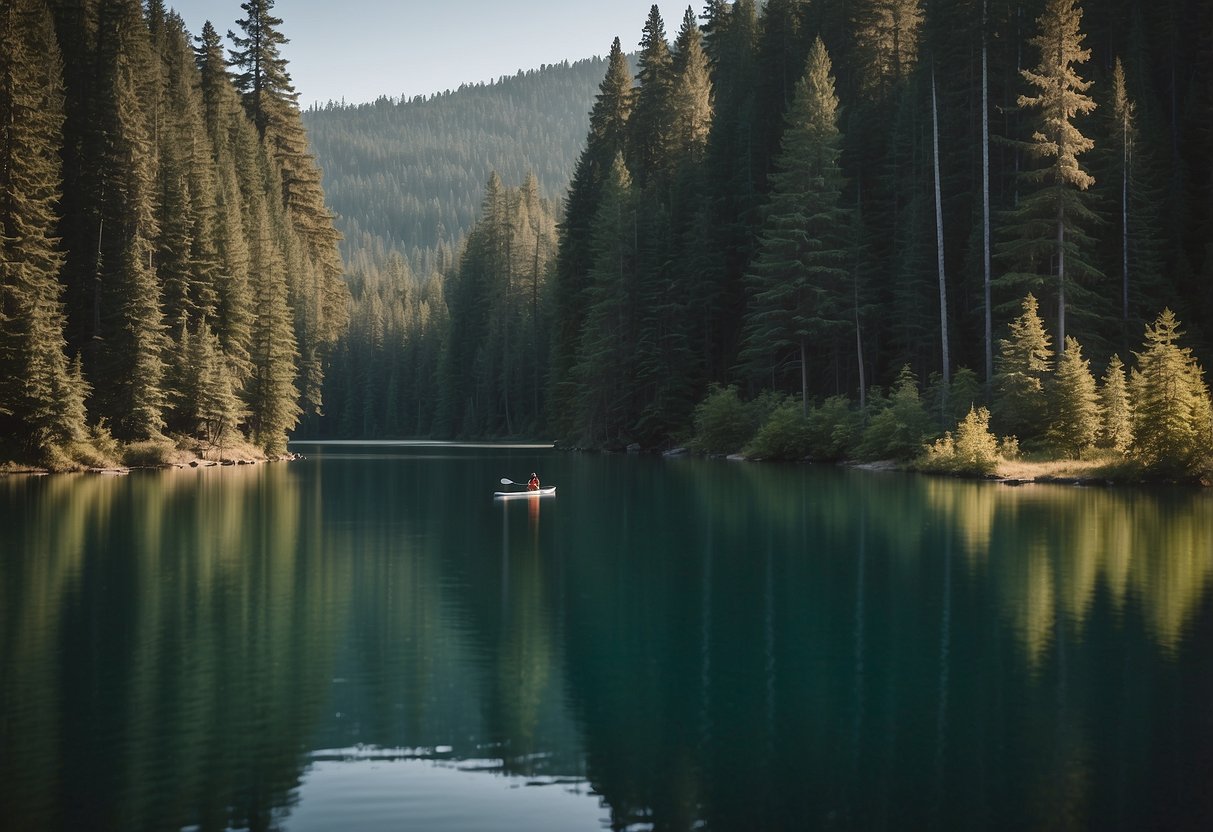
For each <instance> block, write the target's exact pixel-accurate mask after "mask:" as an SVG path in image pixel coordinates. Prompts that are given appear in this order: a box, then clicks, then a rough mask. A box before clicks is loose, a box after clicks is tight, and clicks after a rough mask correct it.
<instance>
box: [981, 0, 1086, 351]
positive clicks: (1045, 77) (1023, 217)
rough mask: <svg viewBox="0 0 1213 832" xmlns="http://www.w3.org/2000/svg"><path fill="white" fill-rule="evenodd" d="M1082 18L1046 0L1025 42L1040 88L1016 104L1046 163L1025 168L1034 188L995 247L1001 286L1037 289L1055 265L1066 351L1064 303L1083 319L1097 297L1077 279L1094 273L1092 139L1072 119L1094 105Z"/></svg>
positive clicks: (1059, 0) (1031, 75)
mask: <svg viewBox="0 0 1213 832" xmlns="http://www.w3.org/2000/svg"><path fill="white" fill-rule="evenodd" d="M1081 22H1082V10H1081V9H1079V8H1078V7H1077V6H1076V5H1075V0H1048V3H1047V4H1046V7H1045V11H1044V13H1043V14H1042V15H1041V16H1040V18H1039V19H1038V20H1037V25H1038V26H1039V33H1038V34H1037V35H1036V36H1035V37H1034V38H1032V39H1031V41H1030V43H1031V44H1032V45H1033V46H1035V47H1036V48H1037V49H1038V50H1039V52H1040V63H1039V64H1037V66H1036V68H1035V69H1032V70H1028V69H1024V70H1021V74H1022V75H1023V77H1024V78H1025V79H1026V80H1027V81H1028V83H1029V84H1031V85H1032V86H1033V87H1035V88H1036V89H1037V90H1038V94H1037V95H1035V96H1027V95H1021V96H1020V97H1019V100H1018V105H1019V107H1020V108H1021V109H1031V110H1036V111H1038V112H1039V120H1038V122H1037V129H1036V131H1035V132H1034V133H1033V134H1032V140H1031V142H1029V143H1028V144H1027V145H1026V148H1025V149H1026V150H1027V152H1028V153H1029V154H1030V155H1032V156H1034V157H1036V158H1038V159H1044V160H1046V162H1047V164H1046V165H1045V166H1044V167H1042V168H1039V169H1037V170H1033V171H1029V172H1027V173H1025V174H1024V176H1025V179H1026V180H1027V181H1029V182H1033V183H1038V184H1039V187H1038V188H1037V189H1036V190H1034V191H1032V192H1031V193H1029V194H1027V195H1026V196H1025V197H1024V198H1023V200H1022V201H1021V202H1020V203H1019V205H1018V206H1017V207H1016V208H1015V209H1014V210H1013V211H1012V212H1011V214H1010V215H1009V218H1008V223H1007V226H1006V237H1007V239H1006V240H1004V241H1003V243H1002V245H1001V246H1000V253H1001V254H1002V255H1003V257H1004V258H1006V259H1007V260H1008V261H1009V262H1010V263H1011V264H1012V266H1013V269H1014V270H1013V271H1011V272H1010V273H1008V274H1006V275H1004V276H1003V277H1002V278H1001V282H1002V283H1003V284H1008V285H1013V286H1024V285H1028V286H1030V287H1031V288H1036V287H1038V286H1041V285H1043V283H1044V277H1043V275H1045V274H1046V273H1048V272H1047V270H1052V274H1053V276H1054V277H1055V279H1056V283H1055V287H1056V291H1057V337H1058V340H1059V343H1060V344H1061V345H1062V350H1063V352H1064V346H1065V337H1066V312H1067V306H1068V304H1069V303H1071V301H1073V302H1075V303H1076V304H1077V308H1076V309H1075V310H1074V311H1075V313H1076V314H1080V315H1083V316H1085V317H1087V318H1091V317H1094V316H1098V315H1099V314H1100V310H1099V309H1098V308H1097V304H1096V301H1095V299H1094V298H1093V297H1092V296H1091V294H1090V293H1089V292H1086V291H1084V290H1083V289H1082V287H1081V284H1079V283H1078V282H1076V280H1075V279H1076V278H1091V277H1096V276H1098V275H1099V272H1098V269H1097V268H1096V267H1095V265H1094V264H1093V263H1092V261H1091V254H1092V248H1093V241H1092V239H1091V237H1090V236H1089V235H1088V234H1087V233H1086V232H1085V231H1084V230H1083V224H1084V223H1088V224H1089V223H1092V222H1094V221H1096V217H1095V215H1094V213H1093V212H1092V211H1091V210H1090V208H1088V207H1087V206H1086V204H1085V201H1084V200H1083V198H1082V192H1083V191H1085V190H1087V188H1089V187H1090V186H1091V185H1092V184H1093V183H1094V181H1095V180H1094V178H1093V177H1092V176H1091V175H1090V174H1089V173H1087V172H1086V171H1084V170H1083V169H1082V167H1081V166H1080V164H1079V161H1078V157H1079V155H1081V154H1082V153H1084V152H1085V151H1087V150H1090V149H1091V148H1092V147H1093V146H1094V142H1092V141H1091V140H1090V139H1088V138H1087V137H1085V136H1084V135H1083V134H1082V133H1080V132H1079V130H1078V128H1077V127H1076V126H1075V124H1074V121H1075V119H1076V118H1077V117H1078V116H1081V115H1085V114H1087V113H1090V112H1091V111H1093V110H1094V109H1095V102H1094V101H1093V100H1092V99H1091V98H1090V97H1089V96H1088V95H1086V91H1087V90H1088V89H1089V88H1090V86H1091V82H1090V81H1084V80H1083V79H1082V78H1081V77H1079V75H1078V74H1077V72H1076V71H1075V69H1074V64H1081V63H1085V62H1086V61H1087V60H1088V59H1089V58H1090V56H1091V50H1090V49H1084V48H1083V46H1082V41H1083V38H1084V37H1085V36H1084V35H1083V34H1082V33H1081V32H1080V31H1079V25H1080V23H1081Z"/></svg>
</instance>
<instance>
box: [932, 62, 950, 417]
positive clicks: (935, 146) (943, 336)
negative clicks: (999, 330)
mask: <svg viewBox="0 0 1213 832" xmlns="http://www.w3.org/2000/svg"><path fill="white" fill-rule="evenodd" d="M931 143H932V154H933V156H934V159H935V251H936V257H937V260H938V263H939V335H940V340H941V341H942V348H943V383H944V401H945V402H946V401H947V385H948V384H949V383H950V382H951V380H952V368H951V365H950V363H949V361H948V284H947V280H946V279H945V277H944V267H943V201H942V198H941V194H940V186H939V104H938V102H937V101H936V99H935V67H934V66H932V67H931Z"/></svg>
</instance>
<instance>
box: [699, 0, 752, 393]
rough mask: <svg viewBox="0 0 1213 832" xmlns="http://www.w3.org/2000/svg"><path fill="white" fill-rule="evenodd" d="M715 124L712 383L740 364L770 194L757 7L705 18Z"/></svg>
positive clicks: (710, 12)
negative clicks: (749, 275)
mask: <svg viewBox="0 0 1213 832" xmlns="http://www.w3.org/2000/svg"><path fill="white" fill-rule="evenodd" d="M705 16H706V18H707V20H706V23H705V25H704V50H705V52H706V54H707V56H708V65H709V68H710V73H711V78H712V86H713V94H714V113H715V114H714V117H713V119H712V129H711V130H710V131H709V133H708V145H707V151H706V154H705V161H704V177H705V181H706V184H707V190H706V193H705V196H704V202H705V208H706V216H705V221H704V229H703V231H702V233H701V235H700V236H701V239H702V240H703V241H704V242H705V243H706V250H705V251H706V256H705V257H704V258H703V265H704V266H706V267H707V268H705V269H704V271H703V273H702V277H701V279H702V280H703V281H704V282H705V284H707V285H706V286H705V291H704V292H703V296H704V297H705V298H707V299H709V300H710V305H709V306H708V308H707V309H706V310H705V312H704V314H703V320H704V324H703V340H704V343H705V345H706V346H707V351H706V355H705V357H704V364H705V371H706V374H707V377H708V378H709V379H715V380H723V379H725V378H726V376H727V374H728V373H729V372H730V370H731V368H732V366H733V365H734V364H735V362H736V356H737V351H738V344H739V340H740V334H741V326H740V324H741V316H739V315H738V310H740V309H743V308H744V307H745V292H746V288H745V279H744V276H745V273H746V269H747V268H748V266H749V264H750V260H751V258H752V257H753V255H754V251H755V246H756V243H757V237H758V231H759V228H760V227H761V224H762V216H761V205H762V202H763V195H764V194H765V193H766V192H767V190H768V183H767V170H766V167H765V165H764V164H763V162H762V160H763V159H764V158H765V156H766V148H765V147H764V146H763V145H764V141H763V138H762V135H761V134H756V133H755V123H754V120H755V108H756V106H757V105H756V100H755V98H756V94H757V87H758V78H757V74H758V71H757V44H758V19H757V10H756V7H755V3H754V0H737V2H735V3H732V4H728V3H724V2H720V0H715V1H714V2H710V3H709V4H708V8H707V10H706V11H705Z"/></svg>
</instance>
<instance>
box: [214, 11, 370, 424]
mask: <svg viewBox="0 0 1213 832" xmlns="http://www.w3.org/2000/svg"><path fill="white" fill-rule="evenodd" d="M240 7H241V8H242V9H244V11H245V13H246V17H245V18H244V19H241V20H238V21H236V23H237V25H238V26H239V27H240V29H241V31H242V32H243V33H244V34H243V35H236V34H235V33H234V32H230V31H229V32H228V37H229V38H230V39H231V41H232V43H233V44H235V46H236V49H233V50H231V52H230V55H229V57H230V63H231V65H232V66H234V67H237V68H238V69H240V70H241V71H240V72H239V73H237V74H236V75H235V76H234V77H233V82H234V83H235V85H236V88H237V89H238V90H239V91H240V92H241V94H242V96H243V101H244V106H245V109H246V111H247V112H248V114H249V117H250V118H251V119H252V120H253V123H254V124H255V125H256V126H257V130H258V132H259V133H260V135H261V137H262V140H263V141H264V142H265V144H266V146H267V147H268V148H269V150H270V154H271V156H272V158H273V160H274V163H275V165H276V168H277V175H278V177H279V179H280V180H281V183H280V187H281V194H282V203H283V207H284V208H285V210H286V216H287V218H288V220H289V221H290V225H291V228H292V229H293V231H294V232H295V233H296V234H297V235H298V236H299V238H300V240H301V241H302V243H303V250H302V251H301V252H300V256H301V257H302V258H303V262H302V263H301V266H302V268H300V269H292V270H291V271H290V273H289V275H288V279H289V289H290V297H291V301H292V304H291V305H292V308H293V311H294V313H295V321H294V325H295V335H296V341H297V343H298V346H299V351H300V359H301V360H300V370H301V372H302V378H301V382H302V392H303V403H304V408H305V413H307V414H313V415H318V414H319V413H320V409H321V405H322V402H321V390H322V387H323V377H324V362H325V357H326V354H327V351H328V349H329V348H331V346H332V345H333V343H335V341H336V339H337V336H338V334H339V333H340V332H341V330H342V329H343V328H344V327H345V325H346V323H347V321H348V304H347V301H348V291H347V289H346V286H345V283H344V280H343V274H344V271H345V269H344V266H343V265H342V263H341V256H340V253H339V251H338V247H337V245H338V242H339V241H340V239H341V235H340V234H339V233H338V232H337V230H336V229H335V228H334V227H333V214H332V212H331V211H329V210H328V208H327V207H326V206H325V203H324V191H323V189H322V187H321V182H320V169H319V167H317V165H316V160H315V158H314V157H313V156H312V154H311V153H310V151H309V150H308V142H307V134H306V131H305V130H304V128H303V122H302V117H301V115H300V113H299V105H298V99H299V94H298V93H297V92H296V91H295V89H294V87H293V86H292V85H291V77H290V74H289V73H288V72H287V62H286V60H285V59H284V58H283V57H282V56H281V52H280V47H281V46H283V45H284V44H286V43H287V42H288V41H287V39H286V38H285V37H284V36H283V34H282V32H281V30H280V29H279V27H280V26H281V25H282V20H281V18H278V17H275V16H273V14H271V12H272V10H273V7H274V0H248V2H245V3H242V4H241V6H240Z"/></svg>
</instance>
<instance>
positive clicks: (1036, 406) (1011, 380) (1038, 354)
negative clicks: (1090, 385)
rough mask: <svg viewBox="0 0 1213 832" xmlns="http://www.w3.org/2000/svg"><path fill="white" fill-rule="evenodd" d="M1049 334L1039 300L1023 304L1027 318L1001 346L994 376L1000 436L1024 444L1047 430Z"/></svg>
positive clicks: (1015, 323) (1021, 318)
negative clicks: (1016, 439)
mask: <svg viewBox="0 0 1213 832" xmlns="http://www.w3.org/2000/svg"><path fill="white" fill-rule="evenodd" d="M1052 358H1053V351H1052V350H1051V349H1050V339H1049V334H1048V333H1047V332H1045V328H1044V321H1042V320H1041V318H1040V314H1039V306H1038V304H1037V302H1036V298H1035V297H1034V296H1033V295H1032V294H1031V293H1029V294H1028V296H1027V297H1025V298H1024V300H1023V314H1021V315H1020V316H1019V317H1018V318H1016V319H1015V320H1014V321H1012V322H1011V327H1010V332H1009V337H1007V338H1004V339H1001V340H999V342H998V360H997V361H996V362H995V373H994V386H995V395H994V413H995V421H996V423H997V424H998V428H999V432H1000V433H1003V434H1009V435H1012V436H1016V437H1018V438H1019V439H1020V440H1021V441H1023V440H1031V439H1033V438H1035V437H1037V436H1038V435H1039V434H1040V433H1041V432H1042V431H1043V430H1044V428H1045V425H1046V415H1047V412H1048V402H1047V399H1046V397H1045V381H1046V379H1047V378H1048V376H1049V373H1050V371H1051V368H1052V364H1051V362H1052Z"/></svg>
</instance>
